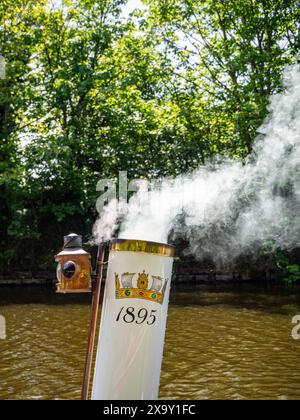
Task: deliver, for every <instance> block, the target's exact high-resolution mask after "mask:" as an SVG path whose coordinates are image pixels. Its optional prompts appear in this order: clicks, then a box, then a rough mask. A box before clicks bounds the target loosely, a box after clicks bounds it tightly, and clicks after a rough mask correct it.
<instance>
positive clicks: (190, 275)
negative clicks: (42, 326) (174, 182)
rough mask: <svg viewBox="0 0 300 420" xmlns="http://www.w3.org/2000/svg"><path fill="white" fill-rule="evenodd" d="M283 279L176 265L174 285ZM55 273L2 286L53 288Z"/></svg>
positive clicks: (20, 275)
mask: <svg viewBox="0 0 300 420" xmlns="http://www.w3.org/2000/svg"><path fill="white" fill-rule="evenodd" d="M281 279H282V273H280V272H279V271H274V270H273V271H270V270H268V271H267V270H254V269H249V270H243V271H233V270H232V271H219V270H214V269H207V268H203V267H201V266H197V265H191V266H189V267H186V266H181V265H177V264H175V267H174V274H173V278H172V283H173V284H190V283H198V284H212V283H256V282H267V283H269V282H271V283H272V282H276V281H278V280H281ZM54 280H55V272H54V271H53V272H52V271H49V270H45V271H39V272H30V271H22V272H12V273H10V274H8V275H2V276H0V287H1V286H52V285H53V283H54Z"/></svg>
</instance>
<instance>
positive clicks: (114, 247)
mask: <svg viewBox="0 0 300 420" xmlns="http://www.w3.org/2000/svg"><path fill="white" fill-rule="evenodd" d="M110 249H111V251H129V252H147V253H148V254H156V255H161V256H164V257H174V255H175V248H174V247H173V246H172V245H167V244H161V243H159V242H149V241H140V240H136V239H113V240H112V241H111V242H110Z"/></svg>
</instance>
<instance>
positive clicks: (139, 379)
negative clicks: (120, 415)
mask: <svg viewBox="0 0 300 420" xmlns="http://www.w3.org/2000/svg"><path fill="white" fill-rule="evenodd" d="M174 251H175V249H174V247H172V246H170V245H166V244H160V243H154V242H146V241H139V240H126V239H115V240H113V241H111V243H110V253H109V260H108V269H107V279H106V286H105V291H104V298H103V305H102V315H101V324H100V333H99V341H98V349H97V356H96V366H95V372H94V381H93V390H92V399H93V400H155V399H157V398H158V390H159V381H160V371H161V364H162V356H163V346H164V338H165V330H166V321H167V312H168V303H169V292H170V283H171V276H172V267H173V260H174Z"/></svg>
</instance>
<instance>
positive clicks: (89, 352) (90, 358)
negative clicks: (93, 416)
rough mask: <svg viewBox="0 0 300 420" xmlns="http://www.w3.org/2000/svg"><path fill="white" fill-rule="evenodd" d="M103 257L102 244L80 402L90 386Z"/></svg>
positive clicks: (99, 250) (99, 253)
mask: <svg viewBox="0 0 300 420" xmlns="http://www.w3.org/2000/svg"><path fill="white" fill-rule="evenodd" d="M104 255H105V244H104V243H102V244H100V245H99V247H98V254H97V263H96V275H95V284H94V292H93V299H92V310H91V322H90V328H89V337H88V347H87V353H86V360H85V369H84V379H83V384H82V390H81V399H82V400H87V399H88V396H89V384H90V377H91V370H92V362H93V352H94V346H95V336H96V327H97V319H98V311H99V301H100V294H101V283H102V274H103V264H104Z"/></svg>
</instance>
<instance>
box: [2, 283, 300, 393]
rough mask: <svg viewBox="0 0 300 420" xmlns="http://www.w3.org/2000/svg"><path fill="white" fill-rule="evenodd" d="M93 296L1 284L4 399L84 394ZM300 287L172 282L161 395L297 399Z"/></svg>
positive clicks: (299, 366)
mask: <svg viewBox="0 0 300 420" xmlns="http://www.w3.org/2000/svg"><path fill="white" fill-rule="evenodd" d="M90 299H91V297H90V296H89V295H85V296H74V295H73V296H70V295H69V296H61V295H55V294H54V293H53V292H52V291H51V290H49V289H46V288H24V289H23V288H0V315H3V316H5V318H6V321H7V339H6V340H0V399H2V400H3V399H14V400H15V399H79V398H80V388H81V381H82V374H83V368H84V357H85V350H86V342H87V328H88V322H89V310H90ZM297 314H299V315H300V290H299V289H296V288H295V289H291V290H286V289H283V288H277V287H276V288H275V287H269V288H266V287H258V286H251V287H250V286H247V287H246V286H239V287H236V286H235V287H230V288H227V289H226V288H224V287H223V286H222V287H221V286H210V287H205V286H198V287H196V286H190V287H189V289H182V288H173V292H172V296H171V302H170V308H169V316H168V326H167V334H166V343H165V352H164V360H163V367H162V375H161V386H160V398H162V399H300V340H298V341H297V340H294V339H293V338H292V336H291V330H292V327H293V325H292V323H291V320H292V317H293V316H295V315H297Z"/></svg>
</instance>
